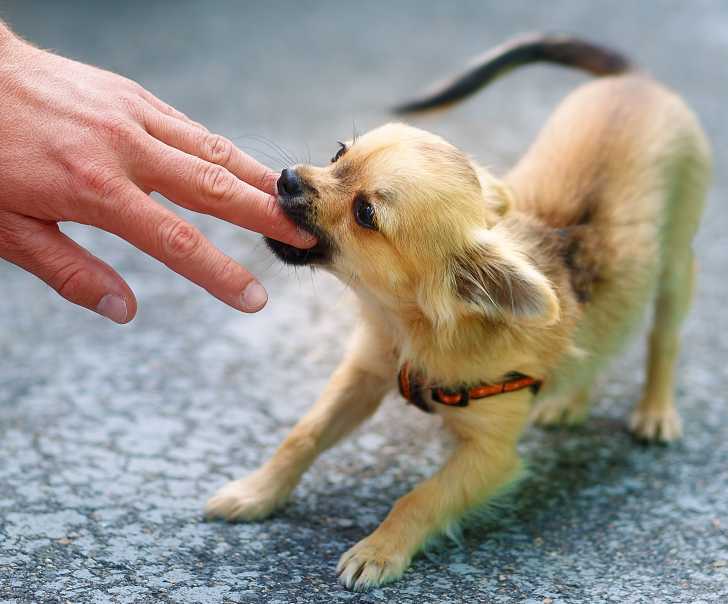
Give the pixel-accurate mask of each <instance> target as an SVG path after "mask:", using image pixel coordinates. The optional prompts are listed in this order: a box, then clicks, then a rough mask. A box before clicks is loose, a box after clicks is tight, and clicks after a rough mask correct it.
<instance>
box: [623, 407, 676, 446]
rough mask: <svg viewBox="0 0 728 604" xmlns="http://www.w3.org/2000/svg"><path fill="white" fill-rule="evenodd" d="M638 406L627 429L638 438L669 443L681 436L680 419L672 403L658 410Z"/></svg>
mask: <svg viewBox="0 0 728 604" xmlns="http://www.w3.org/2000/svg"><path fill="white" fill-rule="evenodd" d="M646 407H647V408H646V409H641V408H638V409H637V410H635V412H634V413H632V417H630V420H629V429H630V432H632V434H633V435H634V436H635V437H636V438H638V439H639V440H643V441H647V442H661V443H669V442H672V441H674V440H678V439H679V438H680V437H681V436H682V421H681V420H680V415H679V414H678V412H677V410H676V409H675V407H673V406H672V405H669V406H667V407H666V408H661V409H659V410H651V409H650V408H649V406H646Z"/></svg>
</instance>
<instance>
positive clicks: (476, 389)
mask: <svg viewBox="0 0 728 604" xmlns="http://www.w3.org/2000/svg"><path fill="white" fill-rule="evenodd" d="M398 381H399V393H400V394H401V395H402V397H403V398H405V399H406V400H407V401H409V402H410V403H412V404H413V405H414V406H415V407H417V408H418V409H421V410H422V411H424V412H425V413H432V412H433V409H432V408H431V407H430V405H429V404H428V403H427V401H426V400H425V397H424V394H425V393H426V392H428V391H429V393H430V398H431V399H432V400H433V401H434V402H436V403H440V404H441V405H446V406H448V407H467V406H468V404H469V403H470V401H471V400H474V399H481V398H488V397H490V396H496V395H498V394H505V393H506V392H516V391H517V390H524V389H525V388H530V389H531V391H532V392H533V393H534V394H535V393H537V392H538V390H539V388H540V387H541V384H542V380H539V379H536V378H533V377H530V376H527V375H523V374H522V373H517V372H515V371H514V372H511V373H509V374H508V375H507V376H506V379H505V380H503V381H502V382H495V383H493V384H480V385H478V386H473V387H472V388H466V387H464V386H463V387H461V388H456V389H448V388H441V387H439V386H434V387H430V386H427V385H426V382H425V380H424V378H423V376H422V375H421V374H419V373H417V372H416V371H413V370H412V368H411V366H410V363H409V362H406V363H405V364H404V365H402V368H401V369H400V370H399V380H398Z"/></svg>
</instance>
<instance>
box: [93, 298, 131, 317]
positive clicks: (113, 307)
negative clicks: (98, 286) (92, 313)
mask: <svg viewBox="0 0 728 604" xmlns="http://www.w3.org/2000/svg"><path fill="white" fill-rule="evenodd" d="M96 312H97V313H99V314H100V315H103V316H104V317H106V318H107V319H111V320H112V321H114V322H115V323H126V316H127V310H126V301H125V300H124V298H122V297H120V296H117V295H115V294H106V295H105V296H104V297H103V298H101V301H100V302H99V304H98V306H97V307H96Z"/></svg>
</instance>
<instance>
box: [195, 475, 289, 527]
mask: <svg viewBox="0 0 728 604" xmlns="http://www.w3.org/2000/svg"><path fill="white" fill-rule="evenodd" d="M289 494H290V490H289V489H285V488H281V487H280V486H279V485H276V484H273V483H272V482H271V481H270V480H268V478H267V476H266V475H265V474H262V473H261V472H260V471H259V472H254V473H253V474H251V475H250V476H248V477H247V478H243V479H241V480H233V481H232V482H229V483H227V484H226V485H225V486H224V487H222V488H221V489H220V490H219V491H218V492H217V493H216V494H215V495H214V496H213V497H211V498H210V500H209V501H208V502H207V505H206V506H205V517H206V518H208V519H213V518H221V519H223V520H227V521H229V522H245V521H252V520H262V519H263V518H267V517H268V516H270V515H271V514H272V513H273V512H274V511H276V510H277V509H278V508H280V507H281V506H282V505H283V504H284V503H285V502H286V500H287V499H288V496H289Z"/></svg>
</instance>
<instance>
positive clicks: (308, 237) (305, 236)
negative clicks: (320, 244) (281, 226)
mask: <svg viewBox="0 0 728 604" xmlns="http://www.w3.org/2000/svg"><path fill="white" fill-rule="evenodd" d="M296 232H297V233H298V236H299V237H300V239H301V242H302V243H304V244H306V245H312V244H314V243H315V242H316V236H315V235H312V234H311V233H309V232H308V231H307V230H305V229H302V228H301V227H296Z"/></svg>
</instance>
